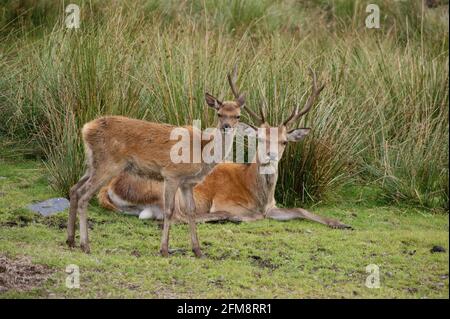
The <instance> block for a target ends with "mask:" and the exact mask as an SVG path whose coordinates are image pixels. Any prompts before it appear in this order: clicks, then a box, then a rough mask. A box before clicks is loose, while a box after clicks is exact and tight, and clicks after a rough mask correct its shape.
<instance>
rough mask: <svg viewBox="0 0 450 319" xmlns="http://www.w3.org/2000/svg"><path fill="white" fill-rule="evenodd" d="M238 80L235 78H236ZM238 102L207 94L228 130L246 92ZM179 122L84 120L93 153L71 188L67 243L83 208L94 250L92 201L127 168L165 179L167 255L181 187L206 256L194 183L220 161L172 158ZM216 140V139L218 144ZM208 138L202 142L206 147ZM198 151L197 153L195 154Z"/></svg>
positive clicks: (84, 230) (83, 230) (84, 233)
mask: <svg viewBox="0 0 450 319" xmlns="http://www.w3.org/2000/svg"><path fill="white" fill-rule="evenodd" d="M236 78H237V70H236V68H235V69H234V76H233V79H232V78H231V76H230V74H228V80H229V82H230V85H231V84H232V85H233V86H232V89H233V93H237V90H236V87H235V81H236ZM232 82H233V83H232ZM235 97H236V99H235V100H233V101H224V102H221V101H220V100H219V99H217V98H215V97H214V96H212V95H210V94H208V93H206V94H205V99H206V103H207V104H208V105H209V106H210V107H212V108H214V109H215V111H216V114H217V116H218V119H219V121H218V129H220V131H221V132H222V134H223V131H224V130H225V129H227V128H234V127H235V126H236V125H237V124H238V122H239V117H240V112H241V108H243V107H244V104H245V98H244V95H243V94H239V95H237V94H235ZM185 128H186V129H188V130H189V132H190V138H191V141H190V143H191V144H193V143H194V138H195V137H194V135H195V134H198V133H196V132H195V130H194V129H193V128H192V127H189V126H187V127H185ZM174 129H175V126H172V125H168V124H160V123H151V122H147V121H141V120H136V119H130V118H126V117H121V116H106V117H101V118H98V119H96V120H93V121H91V122H89V123H87V124H85V125H84V127H83V129H82V136H83V141H84V145H85V151H86V158H87V171H86V173H85V175H84V176H83V177H82V178H81V179H80V180H79V181H78V183H77V184H75V185H74V186H73V187H72V188H71V190H70V209H69V220H68V224H67V244H68V245H69V246H70V247H73V246H74V244H75V221H76V215H77V213H78V216H79V220H80V247H81V249H82V250H83V251H84V252H86V253H88V252H89V251H90V248H89V240H88V227H87V212H86V210H87V205H88V202H89V200H90V199H91V198H92V196H94V194H95V193H97V192H98V191H99V190H100V188H101V187H102V186H104V185H106V184H108V183H109V182H110V181H111V179H112V178H113V177H115V176H118V175H120V174H121V173H123V172H127V173H133V174H135V175H139V176H144V177H145V178H153V179H158V180H160V181H163V183H162V184H161V185H163V186H162V188H161V198H162V199H163V203H164V204H163V205H161V207H162V209H163V210H164V227H163V233H162V238H161V254H162V255H163V256H168V254H169V229H170V223H171V219H172V216H173V213H174V209H175V194H176V193H177V190H178V189H179V190H180V192H181V194H182V196H183V198H184V201H185V203H186V205H185V206H184V210H185V211H186V212H187V215H188V218H187V219H188V223H189V229H190V236H191V242H192V250H193V251H194V254H195V256H197V257H201V250H200V245H199V242H198V237H197V229H196V225H195V219H194V213H195V211H196V205H195V201H194V195H193V188H194V186H195V185H196V184H197V183H198V182H200V181H201V180H202V179H203V178H204V177H205V176H206V175H207V174H208V173H209V172H210V171H211V170H212V169H213V167H214V166H215V165H216V163H215V162H212V163H205V162H204V161H203V160H201V161H200V162H199V163H196V162H189V163H174V162H173V161H172V159H171V156H170V154H171V149H172V147H173V146H174V145H175V143H177V141H174V140H172V139H171V138H170V135H171V132H172V131H173V130H174ZM215 141H216V139H213V140H212V141H211V142H210V143H215ZM207 144H209V143H205V141H203V140H202V141H201V145H200V148H201V151H202V150H203V149H204V147H205V145H207ZM191 155H192V154H191Z"/></svg>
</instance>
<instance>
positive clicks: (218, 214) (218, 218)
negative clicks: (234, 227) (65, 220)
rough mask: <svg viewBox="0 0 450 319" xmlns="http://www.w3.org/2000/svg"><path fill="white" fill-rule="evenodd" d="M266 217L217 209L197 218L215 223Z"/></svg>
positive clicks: (203, 221)
mask: <svg viewBox="0 0 450 319" xmlns="http://www.w3.org/2000/svg"><path fill="white" fill-rule="evenodd" d="M261 219H264V216H263V215H262V214H248V215H242V214H241V215H234V214H231V213H230V212H227V211H215V212H213V213H209V214H202V215H197V216H196V218H195V220H196V221H197V222H200V223H214V222H226V221H229V222H232V223H241V222H249V221H256V220H261Z"/></svg>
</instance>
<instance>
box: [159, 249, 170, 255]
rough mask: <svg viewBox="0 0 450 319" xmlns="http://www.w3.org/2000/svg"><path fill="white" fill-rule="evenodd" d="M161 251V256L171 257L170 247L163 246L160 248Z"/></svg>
mask: <svg viewBox="0 0 450 319" xmlns="http://www.w3.org/2000/svg"><path fill="white" fill-rule="evenodd" d="M159 253H160V254H161V256H163V257H169V249H163V248H161V249H160V250H159Z"/></svg>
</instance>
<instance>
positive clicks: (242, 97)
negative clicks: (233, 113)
mask: <svg viewBox="0 0 450 319" xmlns="http://www.w3.org/2000/svg"><path fill="white" fill-rule="evenodd" d="M236 102H237V103H238V104H239V106H240V107H241V108H243V107H244V105H245V94H241V95H239V97H238V98H237V100H236Z"/></svg>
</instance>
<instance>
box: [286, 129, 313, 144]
mask: <svg viewBox="0 0 450 319" xmlns="http://www.w3.org/2000/svg"><path fill="white" fill-rule="evenodd" d="M309 132H311V129H310V128H298V129H295V130H292V131H290V132H289V133H288V134H287V139H288V141H289V142H298V141H300V140H301V139H302V138H304V137H305V136H306V135H308V134H309Z"/></svg>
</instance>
